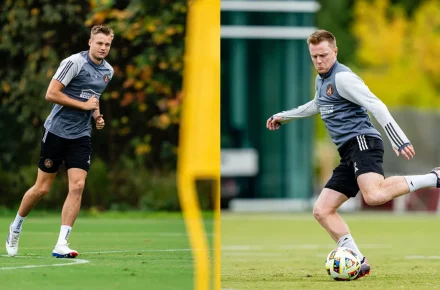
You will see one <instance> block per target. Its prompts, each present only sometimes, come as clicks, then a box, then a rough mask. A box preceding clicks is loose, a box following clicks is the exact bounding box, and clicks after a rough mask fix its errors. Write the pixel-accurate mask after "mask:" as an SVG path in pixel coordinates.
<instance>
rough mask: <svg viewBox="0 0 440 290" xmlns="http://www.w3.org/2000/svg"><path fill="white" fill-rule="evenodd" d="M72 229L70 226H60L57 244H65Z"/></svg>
mask: <svg viewBox="0 0 440 290" xmlns="http://www.w3.org/2000/svg"><path fill="white" fill-rule="evenodd" d="M71 231H72V227H71V226H64V225H62V226H61V230H60V235H59V237H58V242H57V244H67V239H68V238H69V235H70V232H71Z"/></svg>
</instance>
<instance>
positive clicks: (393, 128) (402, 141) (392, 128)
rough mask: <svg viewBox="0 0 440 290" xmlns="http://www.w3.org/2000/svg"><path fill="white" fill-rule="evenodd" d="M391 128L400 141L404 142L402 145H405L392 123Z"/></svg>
mask: <svg viewBox="0 0 440 290" xmlns="http://www.w3.org/2000/svg"><path fill="white" fill-rule="evenodd" d="M390 127H391V130H392V131H394V134H396V136H397V138H398V139H399V141H400V142H402V144H403V143H404V142H403V140H402V138H400V136H399V134H397V131H396V130H395V129H394V127H393V124H392V123H390Z"/></svg>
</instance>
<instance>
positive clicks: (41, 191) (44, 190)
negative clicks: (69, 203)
mask: <svg viewBox="0 0 440 290" xmlns="http://www.w3.org/2000/svg"><path fill="white" fill-rule="evenodd" d="M49 191H50V186H44V185H40V186H38V185H35V186H34V192H35V193H36V194H37V195H39V196H45V195H46V194H48V193H49Z"/></svg>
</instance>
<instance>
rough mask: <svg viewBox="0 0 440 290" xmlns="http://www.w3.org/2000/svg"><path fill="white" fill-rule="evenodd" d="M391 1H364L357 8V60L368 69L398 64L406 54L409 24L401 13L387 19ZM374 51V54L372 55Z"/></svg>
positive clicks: (355, 27) (399, 11)
mask: <svg viewBox="0 0 440 290" xmlns="http://www.w3.org/2000/svg"><path fill="white" fill-rule="evenodd" d="M388 8H389V0H375V1H373V2H372V3H370V1H365V0H361V1H358V2H357V4H356V5H355V11H354V12H355V19H357V21H356V23H355V25H354V28H353V30H354V33H355V35H357V36H358V42H359V49H358V51H357V57H358V59H359V60H360V61H361V62H362V63H365V64H366V65H373V66H378V65H384V64H388V63H390V62H394V61H397V60H399V58H400V57H401V56H402V54H403V53H404V50H403V48H404V40H405V32H406V29H407V23H406V21H405V18H404V15H403V12H402V10H401V9H394V10H393V12H392V13H391V19H388V18H387V14H388ZM373 51H374V53H372V52H373Z"/></svg>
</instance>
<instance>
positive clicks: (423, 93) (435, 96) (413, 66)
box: [354, 0, 440, 109]
mask: <svg viewBox="0 0 440 290" xmlns="http://www.w3.org/2000/svg"><path fill="white" fill-rule="evenodd" d="M439 13H440V6H439V5H438V1H434V0H433V1H425V2H424V3H423V4H420V6H419V7H418V8H417V9H416V10H415V11H414V12H413V14H412V17H408V16H407V15H406V14H405V13H404V11H403V9H402V7H401V6H399V5H395V6H393V5H391V3H390V2H389V1H378V0H376V1H373V2H370V1H358V2H357V3H356V6H355V14H356V19H357V21H356V23H355V25H354V32H355V33H356V37H357V39H358V42H359V49H358V50H357V53H356V59H357V62H358V64H359V66H360V68H359V69H358V70H357V72H358V73H359V75H360V76H361V77H362V78H363V79H364V81H365V82H366V84H367V85H368V86H369V87H370V89H371V90H372V91H373V93H375V94H376V95H377V96H378V97H379V98H381V99H382V100H383V101H384V103H385V104H387V105H388V106H390V107H402V106H413V107H419V108H429V109H432V108H437V107H438V106H439V105H440V81H439V77H440V61H439V57H440V54H439V50H438V47H439V45H440V32H439V31H440V30H439V29H438V28H439V27H440V19H439V18H438V17H437V16H438V14H439Z"/></svg>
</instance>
